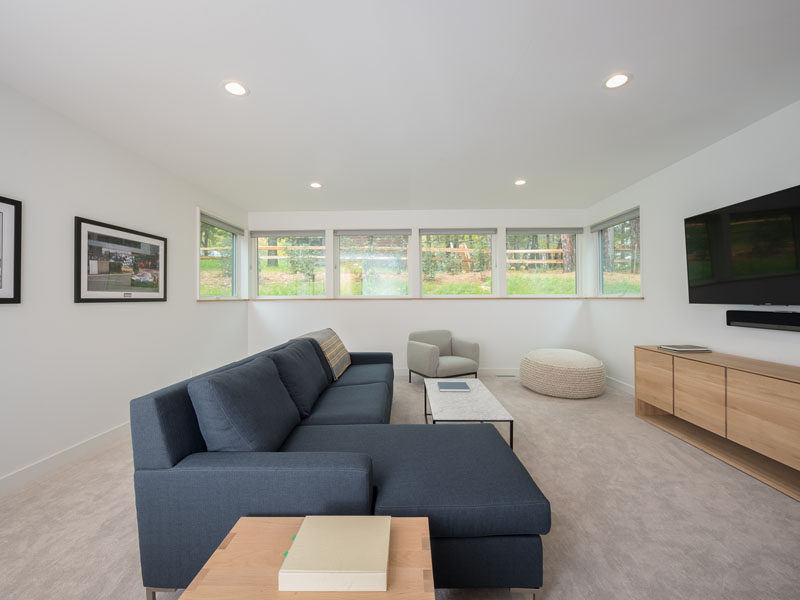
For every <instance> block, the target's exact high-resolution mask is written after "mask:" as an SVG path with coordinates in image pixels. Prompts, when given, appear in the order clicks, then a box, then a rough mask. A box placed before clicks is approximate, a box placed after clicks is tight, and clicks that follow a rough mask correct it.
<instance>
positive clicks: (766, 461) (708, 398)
mask: <svg viewBox="0 0 800 600" xmlns="http://www.w3.org/2000/svg"><path fill="white" fill-rule="evenodd" d="M634 360H635V368H636V393H635V405H636V409H635V410H636V416H637V417H639V418H640V419H644V420H645V421H647V422H648V423H651V424H653V425H655V426H656V427H659V428H661V429H663V430H664V431H666V432H668V433H671V434H672V435H674V436H676V437H678V438H680V439H682V440H684V441H685V442H688V443H690V444H692V445H693V446H696V447H697V448H700V449H701V450H704V451H706V452H708V453H709V454H711V455H713V456H715V457H717V458H719V459H720V460H723V461H725V462H727V463H728V464H730V465H731V466H733V467H736V468H737V469H739V470H741V471H743V472H745V473H747V474H748V475H751V476H753V477H755V478H756V479H759V480H761V481H763V482H764V483H766V484H767V485H770V486H772V487H774V488H775V489H777V490H779V491H781V492H783V493H784V494H787V495H788V496H791V497H792V498H794V499H795V500H800V367H794V366H789V365H781V364H777V363H771V362H766V361H762V360H755V359H752V358H744V357H741V356H733V355H731V354H721V353H719V352H704V353H696V354H694V353H693V354H687V353H678V352H668V351H666V350H659V349H658V347H656V346H636V347H635V348H634Z"/></svg>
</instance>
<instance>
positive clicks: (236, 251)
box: [195, 209, 246, 300]
mask: <svg viewBox="0 0 800 600" xmlns="http://www.w3.org/2000/svg"><path fill="white" fill-rule="evenodd" d="M203 223H205V224H206V225H211V226H212V227H216V228H217V229H222V230H223V231H227V232H228V233H230V234H232V235H233V239H232V243H231V260H232V261H233V264H232V265H231V295H230V296H227V295H226V296H211V295H208V296H204V295H203V294H202V293H201V282H200V265H201V258H200V252H201V251H202V246H201V242H202V236H201V233H200V230H201V228H202V224H203ZM244 237H245V230H244V229H243V228H241V227H238V226H237V225H233V224H232V223H230V222H228V221H226V220H224V219H221V218H219V217H217V216H215V215H213V214H211V213H209V212H207V211H205V210H202V209H199V210H198V214H197V253H196V255H195V256H196V257H197V259H196V260H197V286H196V293H197V299H198V300H240V299H242V288H241V282H242V280H243V279H246V277H245V276H244V275H243V273H241V270H242V263H243V262H244V261H243V257H242V251H241V249H242V240H243V239H244Z"/></svg>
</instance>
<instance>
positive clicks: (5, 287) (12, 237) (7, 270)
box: [0, 197, 22, 304]
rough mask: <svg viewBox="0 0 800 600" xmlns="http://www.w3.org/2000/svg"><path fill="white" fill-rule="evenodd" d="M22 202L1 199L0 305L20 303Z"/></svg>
mask: <svg viewBox="0 0 800 600" xmlns="http://www.w3.org/2000/svg"><path fill="white" fill-rule="evenodd" d="M21 279H22V202H20V201H19V200H11V199H10V198H3V197H0V304H19V303H20V281H21Z"/></svg>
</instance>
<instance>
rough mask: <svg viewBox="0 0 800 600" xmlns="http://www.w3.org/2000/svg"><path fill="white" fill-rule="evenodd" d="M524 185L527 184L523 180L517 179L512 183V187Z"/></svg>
mask: <svg viewBox="0 0 800 600" xmlns="http://www.w3.org/2000/svg"><path fill="white" fill-rule="evenodd" d="M526 183H528V182H527V181H525V180H524V179H517V180H516V181H515V182H514V185H525V184H526Z"/></svg>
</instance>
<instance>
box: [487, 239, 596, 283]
mask: <svg viewBox="0 0 800 600" xmlns="http://www.w3.org/2000/svg"><path fill="white" fill-rule="evenodd" d="M583 232H584V228H583V227H508V228H506V231H505V236H503V243H504V246H503V249H502V250H500V255H501V256H502V262H503V271H504V273H505V278H504V279H505V281H504V285H505V288H504V290H503V293H504V297H506V298H575V297H578V296H580V295H581V291H582V285H581V277H582V275H583V269H582V267H583V265H582V261H581V255H582V252H581V250H582V246H583V242H582V237H581V234H583ZM559 234H572V235H574V236H575V248H574V254H575V293H573V294H510V293H509V291H508V273H509V269H508V254H507V251H508V237H509V236H511V235H559Z"/></svg>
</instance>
